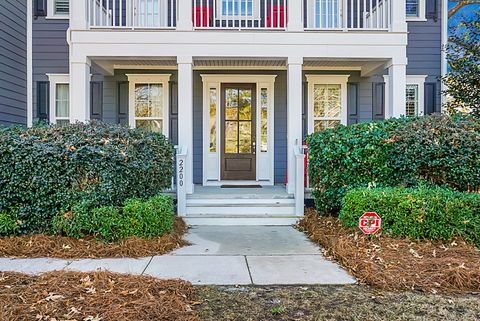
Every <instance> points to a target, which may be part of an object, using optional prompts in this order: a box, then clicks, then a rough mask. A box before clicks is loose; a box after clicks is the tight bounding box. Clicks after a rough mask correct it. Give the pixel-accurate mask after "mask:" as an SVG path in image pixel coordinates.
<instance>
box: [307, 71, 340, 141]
mask: <svg viewBox="0 0 480 321" xmlns="http://www.w3.org/2000/svg"><path fill="white" fill-rule="evenodd" d="M348 78H349V76H348V75H345V76H343V75H332V76H330V75H329V76H327V75H322V76H320V75H308V76H307V81H308V87H309V99H308V100H309V103H308V104H309V113H308V118H309V125H308V131H309V133H314V132H319V131H322V130H325V129H327V128H333V127H335V126H338V125H340V124H344V125H346V123H347V81H348Z"/></svg>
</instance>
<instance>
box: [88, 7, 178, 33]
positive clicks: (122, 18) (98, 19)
mask: <svg viewBox="0 0 480 321" xmlns="http://www.w3.org/2000/svg"><path fill="white" fill-rule="evenodd" d="M176 10H177V0H88V8H87V15H88V21H89V26H90V28H131V29H135V28H149V29H175V27H176V23H177V17H176Z"/></svg>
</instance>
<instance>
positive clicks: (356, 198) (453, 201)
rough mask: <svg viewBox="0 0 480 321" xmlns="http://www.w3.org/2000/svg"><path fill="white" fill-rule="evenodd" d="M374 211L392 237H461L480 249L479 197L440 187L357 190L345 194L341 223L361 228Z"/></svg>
mask: <svg viewBox="0 0 480 321" xmlns="http://www.w3.org/2000/svg"><path fill="white" fill-rule="evenodd" d="M371 211H373V212H376V213H377V214H378V215H380V217H381V218H382V229H383V231H385V232H386V233H387V234H389V235H391V236H401V237H408V238H412V239H430V240H445V241H448V240H451V239H452V238H453V237H455V236H460V237H463V238H464V239H466V240H467V241H470V242H472V243H474V244H476V245H477V246H480V194H475V193H462V192H455V191H452V190H449V189H445V188H440V187H435V188H428V187H419V188H401V187H397V188H372V189H369V188H358V189H354V190H351V191H349V192H348V193H347V194H346V196H345V198H344V200H343V207H342V210H341V212H340V220H341V221H342V223H343V224H345V225H346V226H349V227H354V226H358V219H359V218H360V216H361V215H362V214H363V213H365V212H371Z"/></svg>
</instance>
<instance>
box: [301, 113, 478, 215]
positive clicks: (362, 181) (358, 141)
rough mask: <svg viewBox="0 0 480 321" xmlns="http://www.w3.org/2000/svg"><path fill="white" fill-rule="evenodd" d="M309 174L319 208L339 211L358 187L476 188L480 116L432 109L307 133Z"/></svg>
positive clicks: (460, 189)
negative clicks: (347, 195)
mask: <svg viewBox="0 0 480 321" xmlns="http://www.w3.org/2000/svg"><path fill="white" fill-rule="evenodd" d="M308 145H309V176H310V178H311V185H312V187H313V189H314V190H313V196H314V197H315V201H316V205H317V209H318V210H319V212H320V213H337V212H338V211H339V210H340V207H341V199H342V198H343V196H344V195H345V193H346V192H347V191H348V190H350V189H353V188H357V187H387V186H393V187H394V186H403V187H414V186H417V185H419V184H431V185H438V186H446V187H450V188H452V189H456V190H459V191H469V190H477V189H479V188H480V154H479V153H478V150H480V122H479V121H478V120H474V119H473V118H467V117H450V116H441V115H433V116H426V117H422V118H410V119H407V118H402V119H393V120H386V121H383V122H371V123H363V124H356V125H352V126H339V127H337V128H334V129H328V130H325V131H322V132H319V133H315V134H313V135H310V136H309V138H308Z"/></svg>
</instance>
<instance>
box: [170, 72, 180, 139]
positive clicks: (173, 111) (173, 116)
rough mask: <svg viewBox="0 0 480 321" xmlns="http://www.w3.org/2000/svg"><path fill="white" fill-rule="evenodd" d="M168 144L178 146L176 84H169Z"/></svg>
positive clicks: (173, 82) (172, 82)
mask: <svg viewBox="0 0 480 321" xmlns="http://www.w3.org/2000/svg"><path fill="white" fill-rule="evenodd" d="M169 87H170V129H169V137H170V142H171V143H172V144H174V145H176V144H178V84H177V83H176V82H175V81H171V82H170V86H169Z"/></svg>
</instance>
